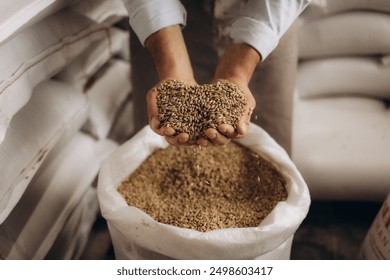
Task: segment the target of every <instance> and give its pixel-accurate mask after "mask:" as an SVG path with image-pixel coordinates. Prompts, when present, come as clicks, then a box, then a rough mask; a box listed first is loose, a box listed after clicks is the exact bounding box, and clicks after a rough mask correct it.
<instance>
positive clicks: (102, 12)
mask: <svg viewBox="0 0 390 280" xmlns="http://www.w3.org/2000/svg"><path fill="white" fill-rule="evenodd" d="M72 9H73V10H74V11H76V12H78V13H80V14H82V15H84V16H86V17H88V18H90V19H91V20H93V21H96V22H99V23H104V24H105V25H107V26H110V25H113V24H114V23H116V22H117V21H119V20H121V19H122V18H124V17H127V16H128V14H127V10H126V8H125V6H124V5H123V2H122V0H82V1H79V2H78V3H76V4H75V5H73V6H72Z"/></svg>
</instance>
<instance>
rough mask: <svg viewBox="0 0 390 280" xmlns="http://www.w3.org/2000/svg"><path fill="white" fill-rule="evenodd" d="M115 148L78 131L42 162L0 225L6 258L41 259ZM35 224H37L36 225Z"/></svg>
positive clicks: (113, 144) (114, 145) (2, 249)
mask: <svg viewBox="0 0 390 280" xmlns="http://www.w3.org/2000/svg"><path fill="white" fill-rule="evenodd" d="M116 147H117V144H116V143H114V142H113V141H110V140H103V141H96V140H94V139H93V138H91V137H90V136H88V135H86V134H83V133H77V134H76V135H75V136H74V137H73V139H72V140H71V141H70V143H69V145H67V146H66V148H65V149H64V150H60V151H56V150H52V152H53V153H55V154H57V156H56V157H54V158H53V160H52V161H50V162H46V161H45V162H44V164H43V165H42V166H41V168H40V170H39V172H38V173H37V174H36V176H35V177H34V178H33V180H32V181H31V183H30V184H29V186H28V188H27V190H26V192H25V193H24V195H23V197H22V198H21V199H20V201H19V203H18V204H17V205H16V207H15V208H14V210H13V211H12V212H11V214H10V215H9V216H8V218H7V219H6V220H5V221H4V223H3V224H2V225H0V251H1V252H2V254H3V255H4V256H5V257H6V258H7V259H43V258H45V256H46V254H47V253H48V252H49V250H50V248H51V246H52V245H53V243H54V241H55V240H56V238H57V237H58V234H59V233H60V231H61V229H62V228H63V226H64V225H65V222H66V221H67V219H68V218H69V216H70V214H71V213H72V211H73V210H74V208H75V207H76V206H77V205H78V203H79V202H80V201H81V198H82V197H83V196H84V195H85V192H86V191H87V189H88V188H89V187H90V185H91V184H92V182H93V180H94V179H95V177H96V176H97V174H98V171H99V168H100V165H101V162H102V161H103V160H104V159H105V158H106V157H108V155H109V154H110V153H111V152H112V151H113V150H114V149H115V148H116ZM37 225H39V226H38V227H37Z"/></svg>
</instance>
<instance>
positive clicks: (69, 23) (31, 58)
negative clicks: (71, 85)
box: [0, 9, 107, 143]
mask: <svg viewBox="0 0 390 280" xmlns="http://www.w3.org/2000/svg"><path fill="white" fill-rule="evenodd" d="M106 32H107V31H106V28H105V27H102V26H99V25H98V24H96V23H95V24H94V23H93V22H92V21H90V20H88V19H87V18H85V17H82V16H81V15H78V14H76V13H75V12H72V11H69V10H67V9H66V10H64V11H61V12H59V13H56V14H55V15H53V16H51V17H49V18H46V19H45V20H43V21H41V22H39V23H37V24H35V25H33V26H31V27H29V28H26V29H25V30H23V31H22V32H20V33H18V34H17V35H16V36H15V37H13V38H12V39H10V40H9V41H7V42H6V43H5V44H3V45H1V46H0V61H1V64H0V143H1V142H2V141H3V139H4V136H5V133H6V131H7V127H8V125H9V122H10V121H11V119H12V117H13V116H14V115H15V114H16V112H18V111H19V110H20V109H21V108H22V107H23V106H24V105H25V104H26V103H27V102H28V100H29V99H30V97H31V92H32V90H33V88H34V87H35V86H36V85H38V84H39V83H40V82H42V81H44V80H47V79H49V78H51V77H52V76H53V75H55V74H57V73H58V71H60V70H61V69H62V68H63V67H64V66H65V65H67V64H68V63H69V62H70V61H72V59H74V58H75V57H77V56H78V55H79V54H80V53H81V52H82V51H83V50H85V49H86V48H87V47H88V46H89V45H90V44H91V42H93V41H95V40H99V39H102V38H104V37H105V36H106Z"/></svg>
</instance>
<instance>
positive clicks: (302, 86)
mask: <svg viewBox="0 0 390 280" xmlns="http://www.w3.org/2000/svg"><path fill="white" fill-rule="evenodd" d="M389 77H390V64H386V63H385V62H382V61H381V60H380V59H378V58H377V57H334V58H323V59H313V60H306V61H303V62H301V63H300V64H299V67H298V75H297V89H298V91H299V95H300V96H301V97H304V98H307V97H320V96H340V95H360V96H366V97H374V98H383V99H390V82H389Z"/></svg>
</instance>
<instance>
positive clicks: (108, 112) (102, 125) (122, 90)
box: [82, 59, 132, 139]
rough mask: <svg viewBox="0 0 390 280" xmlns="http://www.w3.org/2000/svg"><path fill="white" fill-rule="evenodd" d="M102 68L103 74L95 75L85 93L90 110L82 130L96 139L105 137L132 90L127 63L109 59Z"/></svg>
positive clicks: (128, 64)
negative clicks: (95, 77) (95, 78)
mask: <svg viewBox="0 0 390 280" xmlns="http://www.w3.org/2000/svg"><path fill="white" fill-rule="evenodd" d="M103 67H104V69H101V72H102V73H103V74H101V75H96V76H97V80H96V81H94V83H93V85H92V86H91V87H90V88H89V89H87V91H86V94H87V96H88V99H89V100H90V104H91V109H90V113H89V117H88V119H87V121H86V122H85V124H84V126H83V128H82V130H83V131H84V132H87V133H89V134H91V135H92V136H93V137H95V138H97V139H103V138H106V137H107V135H108V133H109V131H110V129H111V126H112V125H113V122H114V119H115V116H116V114H117V112H118V110H119V108H120V107H121V105H122V103H123V102H124V101H125V99H126V97H127V96H128V95H129V93H130V91H131V89H132V84H131V80H130V69H131V67H130V63H129V62H127V61H124V60H120V59H111V60H110V61H109V62H108V63H107V64H106V65H105V66H103Z"/></svg>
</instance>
